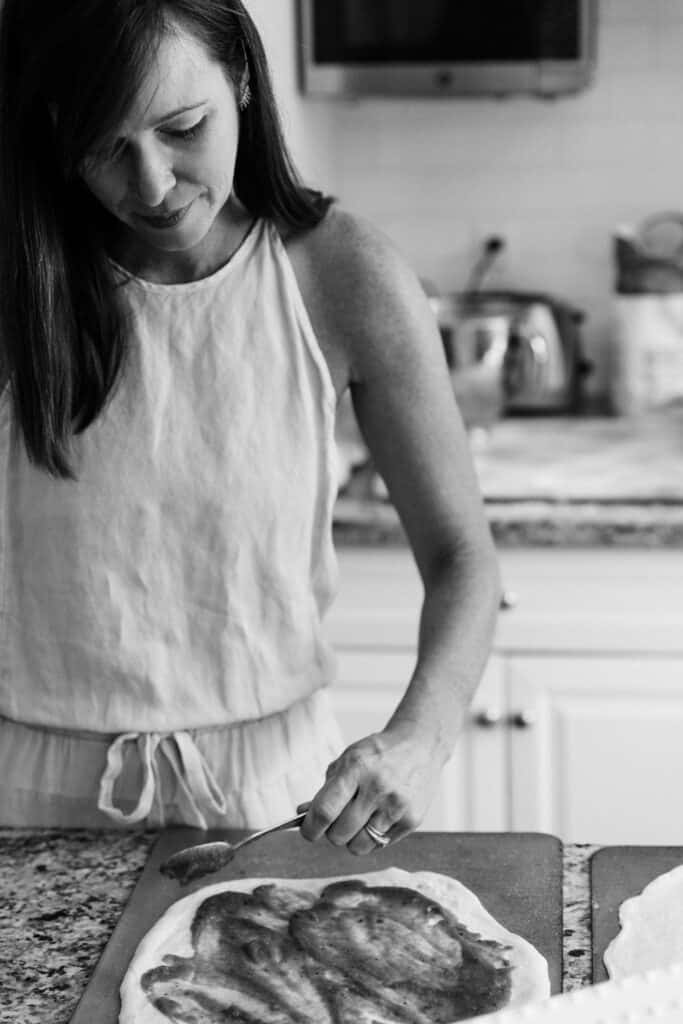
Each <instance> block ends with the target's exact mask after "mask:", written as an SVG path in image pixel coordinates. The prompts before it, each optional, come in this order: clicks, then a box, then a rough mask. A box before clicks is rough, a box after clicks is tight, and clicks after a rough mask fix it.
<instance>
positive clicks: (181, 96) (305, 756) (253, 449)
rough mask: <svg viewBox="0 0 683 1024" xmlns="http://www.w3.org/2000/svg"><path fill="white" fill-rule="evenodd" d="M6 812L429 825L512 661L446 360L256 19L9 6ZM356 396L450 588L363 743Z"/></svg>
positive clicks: (421, 562) (92, 821)
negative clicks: (332, 703) (345, 667)
mask: <svg viewBox="0 0 683 1024" xmlns="http://www.w3.org/2000/svg"><path fill="white" fill-rule="evenodd" d="M0 75H1V81H0V85H1V89H2V105H1V109H0V132H1V133H2V138H1V139H0V153H1V157H0V159H1V161H2V165H1V175H0V208H1V211H2V218H3V220H2V223H3V225H4V232H3V246H2V280H1V281H0V303H1V306H0V317H1V323H2V327H1V337H2V339H3V348H2V356H3V360H2V361H3V363H4V367H5V379H6V381H7V384H6V386H5V388H4V393H3V395H2V398H0V475H1V478H2V494H3V501H2V506H0V509H1V511H0V568H1V570H2V576H1V577H0V579H1V581H2V586H1V587H0V601H1V602H2V604H1V605H0V612H1V613H2V617H1V618H0V715H2V718H1V719H0V821H1V822H2V823H3V824H10V825H57V826H89V825H106V824H111V823H112V821H113V822H117V823H119V824H121V825H127V826H130V825H133V824H136V823H143V824H144V823H151V824H158V823H172V822H173V823H178V822H180V823H187V824H191V825H198V826H200V827H215V826H220V825H222V826H232V827H257V826H261V825H265V824H270V823H274V822H276V821H277V820H279V819H281V818H283V817H286V816H287V815H288V814H289V813H290V811H291V809H292V808H293V807H294V806H295V805H298V804H301V803H302V802H303V801H306V800H312V803H311V806H310V809H309V811H308V814H307V817H306V820H305V822H304V824H303V826H302V832H303V834H304V836H306V838H308V839H310V840H316V839H318V838H320V837H322V836H323V835H326V836H327V838H328V839H329V840H330V841H331V842H332V843H334V844H336V845H346V846H347V847H348V848H349V850H351V851H352V852H354V853H358V854H364V853H367V852H370V851H371V850H373V849H374V848H375V846H376V845H377V844H380V845H381V844H383V843H385V842H387V841H389V840H395V839H400V838H401V837H402V836H404V835H406V834H408V833H409V832H410V831H411V830H412V829H414V828H415V827H416V826H417V825H418V824H419V822H420V820H421V818H422V816H423V814H424V812H425V810H426V807H427V805H428V803H429V800H430V797H431V794H432V792H433V789H434V787H435V784H436V782H437V779H438V776H439V773H440V770H441V768H442V766H443V764H444V763H445V761H446V760H447V758H448V757H449V755H450V753H451V750H452V748H453V744H454V742H455V739H456V737H457V734H458V730H459V728H460V726H461V723H462V719H463V715H464V711H465V708H466V706H467V702H468V700H469V697H470V695H471V694H472V692H473V690H474V688H475V686H476V684H477V682H478V679H479V677H480V674H481V671H482V667H483V664H484V662H485V659H486V655H487V650H488V645H489V642H490V636H491V631H492V627H493V622H494V618H495V612H496V607H497V598H498V578H497V571H496V564H495V556H494V551H493V548H492V544H491V540H490V536H489V533H488V530H487V526H486V522H485V519H484V516H483V514H482V506H481V501H480V497H479V495H478V491H477V486H476V481H475V478H474V474H473V470H472V466H471V463H470V459H469V455H468V449H467V443H466V438H465V435H464V431H463V429H462V425H461V421H460V419H459V416H458V413H457V410H456V408H455V405H454V402H453V398H452V393H451V390H450V387H449V380H448V375H447V371H446V367H445V361H444V359H443V356H442V352H441V348H440V339H439V336H438V332H437V330H436V328H435V325H434V322H433V317H432V315H431V312H430V310H429V308H428V306H427V304H426V301H425V299H424V296H423V294H422V292H421V290H420V287H419V285H418V283H417V282H416V279H415V277H414V275H413V274H412V273H411V272H410V271H409V270H408V269H407V268H406V266H405V265H404V263H403V261H402V260H401V258H400V257H399V256H398V255H397V253H396V252H395V251H394V249H393V248H392V247H391V245H390V244H389V243H388V242H387V241H386V240H385V239H384V238H383V237H382V236H381V235H380V234H379V233H378V232H377V231H376V230H374V229H373V228H371V227H370V226H369V225H367V224H365V223H363V222H361V221H360V220H359V219H357V218H355V217H354V216H352V215H350V214H348V213H346V212H344V211H342V210H340V209H339V208H338V207H337V205H336V204H333V202H332V200H331V199H330V198H329V197H324V196H323V195H321V194H320V193H316V192H313V191H311V190H309V189H307V188H305V187H303V186H302V185H301V183H300V182H299V181H298V179H297V176H296V174H295V172H294V170H293V168H292V165H291V162H290V160H289V158H288V155H287V150H286V148H285V144H284V142H283V139H282V136H281V132H280V128H279V123H278V119H277V115H276V108H275V103H274V100H273V96H272V91H271V87H270V84H269V78H268V72H267V66H266V61H265V57H264V54H263V50H262V46H261V43H260V40H259V37H258V35H257V32H256V30H255V28H254V26H253V24H252V22H251V20H250V18H249V16H248V14H247V12H246V11H245V9H244V8H243V6H242V4H241V3H240V2H239V0H80V2H74V0H70V2H69V3H66V2H65V0H5V4H4V9H3V12H2V23H1V25H0ZM347 388H350V389H351V394H352V397H353V402H354V406H355V410H356V413H357V416H358V420H359V422H360V424H361V427H362V430H363V432H364V435H365V438H366V440H367V443H368V445H369V448H370V450H371V453H372V456H373V458H374V460H375V462H376V464H377V466H378V468H379V470H380V472H381V473H382V475H383V477H384V479H385V481H386V483H387V485H388V488H389V491H390V493H391V496H392V498H393V500H394V502H395V504H396V507H397V509H398V511H399V514H400V516H401V519H402V521H403V524H404V526H405V529H406V531H407V535H408V538H409V541H410V544H411V547H412V550H413V552H414V555H415V558H416V561H417V565H418V568H419V571H420V573H421V576H422V579H423V582H424V590H425V599H424V607H423V610H422V616H421V622H420V627H419V650H418V657H417V662H416V665H415V670H414V673H413V675H412V678H411V679H410V680H407V681H406V682H407V689H406V691H405V695H404V697H403V698H402V700H401V702H400V704H399V706H398V707H397V708H396V710H395V711H394V713H393V715H392V716H391V718H390V720H389V721H388V723H387V725H386V727H385V728H384V729H383V730H382V731H381V732H379V733H376V734H373V735H371V736H368V737H366V738H364V739H362V740H360V741H359V742H356V743H354V744H352V745H351V746H350V747H348V748H347V749H346V750H344V749H343V744H342V743H341V740H340V737H339V735H338V732H337V729H336V725H335V722H334V718H333V716H332V714H331V712H330V707H329V702H328V698H327V691H326V687H327V686H328V684H329V683H330V682H331V681H332V677H333V662H332V656H331V653H330V651H329V649H328V646H327V644H326V643H325V640H324V637H323V634H322V631H321V620H322V617H323V615H324V612H325V610H326V608H327V607H328V605H329V603H330V601H331V599H332V595H333V592H334V587H335V561H334V552H333V548H332V543H331V517H332V509H333V504H334V499H335V469H334V466H335V461H334V444H333V431H334V411H335V404H336V401H337V400H338V399H339V397H340V396H341V395H342V394H343V393H344V392H345V390H346V389H347Z"/></svg>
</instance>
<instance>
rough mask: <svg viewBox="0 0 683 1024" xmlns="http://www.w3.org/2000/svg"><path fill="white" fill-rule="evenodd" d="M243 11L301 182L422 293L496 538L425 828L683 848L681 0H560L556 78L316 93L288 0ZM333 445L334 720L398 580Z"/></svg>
mask: <svg viewBox="0 0 683 1024" xmlns="http://www.w3.org/2000/svg"><path fill="white" fill-rule="evenodd" d="M348 2H349V4H350V7H354V6H355V9H356V11H358V10H364V11H366V12H367V11H368V10H369V9H370V6H372V8H373V10H375V12H376V10H377V9H380V8H381V10H382V11H383V12H385V14H386V11H387V10H388V9H390V8H391V7H392V3H391V0H381V2H380V0H375V2H374V3H373V4H372V5H369V4H368V2H367V0H366V2H364V3H362V4H360V6H359V3H358V2H357V0H348ZM435 2H436V0H429V2H427V0H425V2H424V3H422V4H409V5H408V6H407V7H406V6H405V5H402V6H403V8H404V11H405V10H409V11H410V13H411V16H414V17H416V18H419V17H422V16H424V15H426V14H428V13H429V11H430V10H433V9H435ZM248 5H249V7H250V10H251V11H252V13H253V15H254V18H255V20H256V22H257V24H258V26H259V28H260V30H261V32H262V34H263V37H264V41H265V43H266V47H267V49H268V52H269V55H270V57H271V61H272V69H273V75H274V79H275V86H276V91H277V95H278V97H279V101H280V105H281V109H282V114H283V118H284V121H285V124H286V129H287V132H288V135H289V139H290V140H291V143H292V148H293V152H294V155H295V158H296V160H297V162H298V165H299V167H300V169H301V170H302V172H303V174H304V176H305V178H306V179H307V180H308V181H309V182H310V183H311V184H313V185H316V186H318V187H321V188H323V189H324V190H325V191H328V192H331V193H333V194H335V195H336V196H338V197H339V198H340V200H341V201H342V202H343V204H345V205H346V206H347V207H348V208H350V209H351V210H354V211H356V212H358V213H360V214H363V215H365V216H367V217H368V218H369V219H371V220H372V221H373V222H374V223H375V224H377V225H378V226H379V227H380V228H382V229H383V230H384V231H385V232H386V233H387V234H388V235H389V236H390V237H391V238H392V239H393V240H394V242H395V243H396V244H397V245H398V246H399V247H400V249H401V250H402V251H403V253H404V254H405V255H406V257H407V258H408V260H409V262H410V263H411V264H412V266H413V267H414V268H415V270H416V272H417V274H418V275H419V277H420V278H421V280H422V282H423V285H424V287H425V290H426V291H427V293H428V294H429V295H430V301H431V302H432V305H433V309H434V314H435V317H436V318H437V320H438V323H439V325H440V328H441V333H442V337H443V339H444V353H445V356H446V358H447V360H448V362H449V364H450V367H451V373H452V379H453V386H454V392H455V394H456V397H457V398H458V401H459V403H460V407H461V410H462V412H463V414H464V417H465V420H466V424H467V426H468V429H469V433H470V439H471V445H472V451H473V455H474V459H475V465H476V468H477V472H478V476H479V481H480V484H481V488H482V492H483V496H484V499H485V507H486V513H487V516H488V519H489V522H490V524H491V529H492V532H493V536H494V538H495V541H496V544H497V546H498V550H499V554H500V561H501V567H502V574H503V581H504V585H505V595H504V599H503V601H502V603H501V614H500V616H499V624H498V628H497V632H496V637H495V641H494V647H493V651H492V655H491V658H490V660H489V664H488V666H487V669H486V672H485V675H484V678H483V680H482V684H481V686H480V688H479V690H478V691H477V694H476V695H475V698H474V700H473V702H472V706H471V714H470V718H469V720H468V722H467V724H466V727H465V729H464V731H463V734H462V737H461V740H460V741H459V743H458V747H457V749H456V753H455V755H454V757H453V759H452V761H451V762H450V763H449V765H448V766H447V768H446V770H445V772H444V777H443V781H442V786H441V788H440V790H439V793H438V794H437V796H436V798H435V801H434V804H433V806H432V808H431V810H430V813H429V815H428V817H427V819H426V820H425V823H424V826H425V827H427V828H436V829H453V828H455V829H465V830H481V829H483V830H489V831H505V830H513V831H515V830H516V831H520V830H521V831H540V832H550V833H553V834H555V835H559V836H560V837H561V838H562V839H563V840H564V841H565V842H586V843H603V844H604V843H620V842H628V843H658V842H661V843H681V842H683V813H682V812H681V808H680V799H679V788H680V787H679V783H678V780H679V779H680V777H681V775H682V774H683V747H682V745H681V743H680V737H681V734H682V733H683V402H681V399H683V227H682V224H683V116H682V114H681V96H682V95H683V2H681V0H594V2H593V3H588V4H586V5H582V4H580V3H578V4H576V5H575V4H574V3H565V2H564V0H557V3H555V5H554V6H555V9H556V11H559V12H560V15H561V16H562V17H566V16H567V11H568V10H569V9H570V8H574V7H575V6H576V9H583V6H585V8H586V9H592V10H593V12H594V26H593V27H594V30H595V31H594V36H593V41H594V48H595V49H594V57H595V59H594V66H593V67H592V72H591V74H590V75H589V76H588V80H587V81H585V82H583V83H581V87H580V88H578V89H577V90H576V91H573V92H567V93H559V94H558V95H555V96H554V97H553V98H547V97H546V98H543V97H541V96H539V95H533V94H529V93H515V94H511V95H506V96H504V97H499V96H491V95H489V96H481V95H478V96H473V95H451V94H449V95H440V94H438V92H437V93H435V94H433V95H430V96H425V95H414V94H404V95H398V94H393V95H392V94H387V95H381V96H380V95H373V96H369V95H366V96H362V97H359V96H356V97H352V96H348V95H347V96H339V95H337V96H331V95H319V94H313V92H311V91H306V89H305V88H304V87H303V83H302V77H301V69H302V63H306V60H305V58H310V57H311V56H312V51H311V50H310V47H309V49H303V50H302V47H303V45H304V44H303V42H302V35H301V31H300V29H301V25H300V22H299V19H298V13H299V5H298V4H297V3H295V2H294V0H277V2H273V0H248ZM306 6H307V5H306V4H303V5H302V8H305V7H306ZM311 6H312V5H311ZM318 6H319V7H322V8H324V7H326V6H327V7H328V10H329V8H330V7H331V6H332V5H330V4H329V3H328V4H327V5H326V4H324V3H321V4H319V5H318ZM436 6H439V5H438V4H437V5H436ZM468 6H469V5H467V4H464V3H458V4H455V3H451V4H450V5H449V4H447V5H446V8H444V9H447V8H452V11H454V12H456V14H457V13H458V12H459V13H460V14H461V15H462V13H463V12H464V11H466V9H467V7H468ZM497 6H498V8H499V10H500V9H501V8H503V9H505V11H506V12H507V14H506V16H509V11H510V9H511V8H512V7H515V6H516V7H517V8H518V9H519V10H520V11H522V10H524V9H528V8H530V7H535V6H536V7H537V6H539V5H538V4H530V3H527V2H526V0H524V2H522V0H520V2H519V3H518V4H515V5H512V4H507V3H506V4H505V5H497ZM540 6H541V7H543V6H545V7H550V8H552V7H553V4H552V3H550V4H548V3H546V4H545V5H544V4H540ZM476 9H477V4H474V6H473V7H472V8H471V10H472V11H475V10H476ZM477 16H478V15H477ZM473 17H475V15H473ZM455 20H456V22H457V17H456V19H455ZM302 58H304V59H303V60H302ZM442 77H443V75H442ZM446 78H447V76H446ZM442 84H443V86H444V88H445V89H446V91H448V88H447V86H448V83H447V81H445V80H444V81H443V82H442ZM389 88H390V86H389V84H388V83H387V90H389ZM350 301H352V298H351V297H350ZM338 440H339V451H340V488H341V489H340V496H339V499H338V502H337V508H336V515H335V540H336V544H337V550H338V554H339V563H340V574H341V575H340V592H339V597H338V600H337V602H336V604H335V605H334V607H333V609H332V611H331V613H330V616H329V628H330V631H331V636H332V639H333V640H334V642H335V645H336V648H337V651H338V655H339V682H338V684H337V686H336V687H335V688H334V689H335V694H334V698H335V701H336V706H337V710H338V713H339V717H340V721H341V723H342V726H343V729H344V731H345V733H346V735H347V737H348V738H349V739H352V738H355V737H356V736H359V735H361V734H365V733H367V730H368V727H371V728H375V727H376V728H381V726H382V725H383V724H384V722H385V721H386V718H387V715H388V713H389V712H390V710H391V708H392V707H393V706H394V705H395V703H396V701H397V700H398V698H399V696H400V694H401V693H402V691H403V688H404V686H405V684H406V682H407V680H408V678H409V676H410V673H411V670H412V667H413V665H414V656H415V649H416V636H417V615H418V611H419V606H420V600H421V584H420V581H419V578H418V576H417V572H416V570H415V567H414V564H413V562H412V559H411V556H410V553H409V549H408V547H407V543H406V539H405V536H404V534H403V531H402V529H401V525H400V523H399V521H398V517H397V516H396V514H395V511H394V509H393V507H392V505H391V502H390V501H389V500H388V498H387V495H386V492H385V491H384V489H383V485H382V481H381V480H380V479H379V478H378V477H377V475H376V474H375V473H374V471H373V469H372V464H371V462H369V461H368V458H367V452H366V451H364V448H363V445H362V441H361V440H360V438H359V437H358V435H357V433H354V422H353V417H352V415H351V413H350V409H349V407H348V404H347V405H342V407H341V408H340V410H339V420H338Z"/></svg>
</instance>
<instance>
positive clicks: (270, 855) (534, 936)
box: [71, 828, 562, 1024]
mask: <svg viewBox="0 0 683 1024" xmlns="http://www.w3.org/2000/svg"><path fill="white" fill-rule="evenodd" d="M245 834H246V833H244V832H234V831H230V832H224V831H211V832H208V833H206V832H200V831H198V830H196V829H186V828H176V829H168V830H166V831H165V832H162V833H161V835H160V836H159V839H158V840H157V842H156V843H155V845H154V847H153V849H152V851H151V852H150V856H149V859H148V861H147V863H146V865H145V868H144V870H143V873H142V875H141V876H140V879H139V881H138V883H137V885H136V887H135V889H134V890H133V892H132V894H131V896H130V899H129V901H128V903H127V905H126V907H125V909H124V912H123V914H122V916H121V919H120V921H119V923H118V925H117V926H116V928H115V929H114V932H113V933H112V936H111V939H110V940H109V943H108V944H107V947H106V949H105V950H104V953H103V954H102V957H101V959H100V961H99V963H98V964H97V967H96V968H95V972H94V974H93V977H92V979H91V981H90V984H89V985H88V987H87V989H86V990H85V992H84V994H83V997H82V999H81V1001H80V1002H79V1004H78V1007H77V1008H76V1012H75V1014H74V1016H73V1017H72V1019H71V1024H92V1022H93V1021H97V1022H98V1024H117V1021H118V1013H119V986H120V984H121V979H122V978H123V975H124V973H125V971H126V968H127V967H128V963H129V961H130V959H131V956H132V955H133V952H134V950H135V948H136V946H137V944H138V942H139V941H140V940H141V939H142V937H143V936H144V935H145V934H146V933H147V931H148V930H149V928H150V927H151V925H152V924H153V923H154V922H155V921H156V920H158V918H159V917H160V916H161V914H162V913H163V912H164V911H165V910H166V909H167V907H169V906H170V904H171V903H173V902H175V900H177V899H180V898H181V897H183V896H185V895H187V894H188V893H190V892H193V891H194V890H195V889H198V888H200V887H201V886H202V885H207V884H213V883H215V882H221V881H228V880H230V879H231V878H249V877H252V876H253V877H271V878H287V877H289V878H316V877H321V878H324V877H327V876H333V875H342V874H358V873H362V872H365V871H378V870H381V869H383V868H386V867H389V866H394V867H399V868H403V869H404V870H405V871H436V872H439V873H441V874H444V875H450V876H451V877H453V878H457V879H458V881H460V882H462V883H463V884H464V885H466V886H467V887H468V888H470V889H471V890H472V891H473V892H474V893H476V895H477V896H478V897H479V899H480V900H481V902H482V903H483V904H484V906H485V907H486V909H487V910H488V911H489V912H490V913H491V914H492V915H493V916H494V917H495V918H496V919H497V920H498V921H499V922H500V923H501V924H502V925H504V926H505V927H506V928H508V929H510V931H513V932H516V933H517V934H519V935H521V936H523V937H524V938H525V939H527V940H528V941H529V942H531V943H532V944H533V945H534V946H535V947H536V949H537V950H538V951H539V952H540V953H541V954H542V955H543V956H544V957H545V958H546V960H547V961H548V969H549V974H550V984H551V991H552V992H553V993H557V992H559V991H561V987H562V844H561V843H560V840H559V839H557V838H556V837H555V836H550V835H545V834H541V833H513V832H506V833H450V832H448V833H447V832H416V833H414V834H413V835H411V836H409V837H408V838H407V839H404V840H403V841H402V842H400V843H397V844H396V845H395V846H390V847H389V848H388V849H387V850H385V851H378V852H377V853H375V854H370V855H368V856H367V857H362V858H360V857H354V856H353V855H352V854H350V853H348V851H346V850H339V849H337V848H336V847H333V846H332V845H331V844H329V843H327V842H319V843H313V844H311V843H309V842H307V841H306V840H304V839H302V838H301V836H300V835H299V833H298V831H292V832H285V833H276V834H274V835H272V836H268V837H267V838H266V839H264V840H262V841H261V842H259V843H255V844H254V845H253V846H250V847H248V848H247V849H246V850H245V851H244V852H243V853H240V854H238V856H237V857H236V858H235V860H234V861H233V863H232V864H230V865H229V866H228V867H227V868H224V869H223V870H222V871H218V872H216V873H215V874H213V875H209V876H207V877H206V878H204V879H200V880H198V881H196V882H194V883H191V884H190V885H188V886H186V887H184V888H181V887H180V886H179V885H178V883H177V882H173V881H171V880H170V879H167V878H164V877H163V876H162V875H161V874H160V873H159V870H158V868H159V865H160V864H161V863H162V862H163V861H164V860H166V858H167V857H169V856H170V855H171V854H172V853H174V852H175V851H176V850H180V849H182V848H183V847H184V846H189V845H190V844H192V843H197V842H212V841H214V840H217V839H225V838H227V839H229V841H230V842H236V841H237V840H238V839H239V838H241V837H242V836H244V835H245Z"/></svg>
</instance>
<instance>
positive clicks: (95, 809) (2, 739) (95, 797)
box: [0, 690, 344, 828]
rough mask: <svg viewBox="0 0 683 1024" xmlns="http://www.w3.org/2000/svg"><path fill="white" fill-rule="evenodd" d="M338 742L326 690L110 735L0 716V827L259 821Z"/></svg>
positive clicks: (323, 762)
mask: <svg viewBox="0 0 683 1024" xmlns="http://www.w3.org/2000/svg"><path fill="white" fill-rule="evenodd" d="M343 747H344V743H343V741H342V737H341V733H340V731H339V727H338V725H337V722H336V719H335V716H334V713H333V711H332V707H331V702H330V697H329V694H328V693H327V692H326V691H324V690H323V691H318V692H316V693H315V694H314V695H313V696H312V697H309V698H307V699H306V700H303V701H299V702H298V703H297V704H294V705H293V706H292V707H291V708H288V709H287V710H286V711H282V712H279V713H277V714H274V715H270V716H268V717H266V718H262V719H258V720H256V721H253V722H242V723H239V724H237V725H232V726H221V727H213V728H206V729H188V730H186V731H182V732H172V733H163V734H162V733H151V734H150V733H146V734H137V733H126V734H124V735H123V736H114V735H109V734H98V733H80V732H73V731H70V730H55V729H42V728H37V727H34V726H28V725H24V724H22V723H18V722H13V721H10V720H9V719H6V718H1V717H0V826H9V827H47V828H112V827H117V826H118V827H128V828H130V827H135V826H137V827H142V828H145V827H157V826H159V825H191V826H194V827H199V828H262V827H267V826H268V825H271V824H273V823H275V822H277V821H278V820H280V819H284V818H287V817H290V816H292V815H293V814H295V813H296V807H297V805H298V804H301V803H303V802H304V801H306V800H310V799H311V797H312V796H313V795H314V794H315V793H316V792H317V790H318V789H319V788H320V786H321V785H322V784H323V782H324V780H325V772H326V769H327V766H328V764H329V763H330V762H331V761H333V760H334V759H335V758H336V757H338V756H339V754H340V752H341V751H342V749H343Z"/></svg>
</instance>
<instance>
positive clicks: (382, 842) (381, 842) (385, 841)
mask: <svg viewBox="0 0 683 1024" xmlns="http://www.w3.org/2000/svg"><path fill="white" fill-rule="evenodd" d="M365 831H366V832H367V834H368V835H369V836H370V838H371V839H372V841H373V843H376V844H377V846H388V845H389V843H390V842H391V839H390V838H389V836H385V835H384V834H383V833H382V832H378V831H377V829H376V828H373V827H372V825H369V824H368V825H365Z"/></svg>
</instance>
